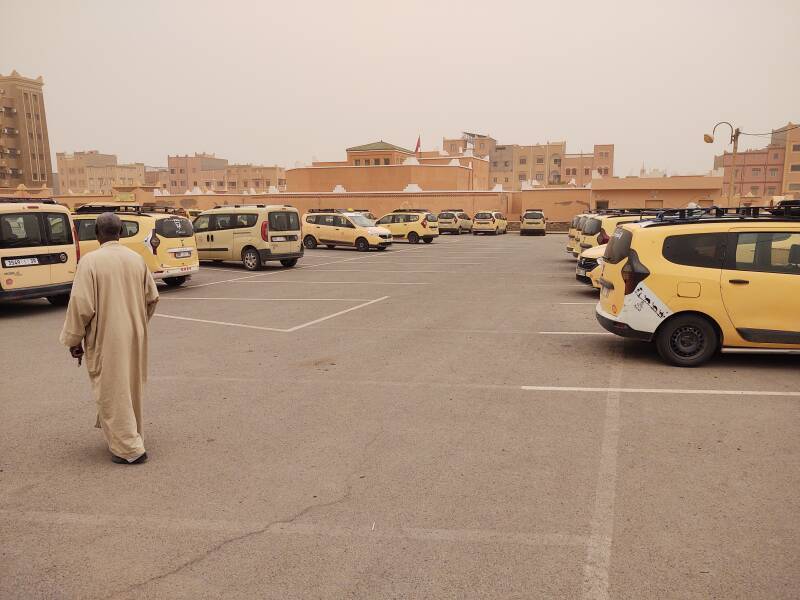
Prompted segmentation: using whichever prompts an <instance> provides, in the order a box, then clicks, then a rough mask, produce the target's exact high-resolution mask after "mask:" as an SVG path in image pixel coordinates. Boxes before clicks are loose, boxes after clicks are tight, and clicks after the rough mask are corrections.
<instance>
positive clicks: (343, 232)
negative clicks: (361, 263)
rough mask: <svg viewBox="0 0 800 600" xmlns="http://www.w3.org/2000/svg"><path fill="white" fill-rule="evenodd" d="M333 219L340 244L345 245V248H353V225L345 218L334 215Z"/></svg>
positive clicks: (354, 230) (354, 240)
mask: <svg viewBox="0 0 800 600" xmlns="http://www.w3.org/2000/svg"><path fill="white" fill-rule="evenodd" d="M335 219H336V225H337V229H338V231H339V239H340V240H341V243H342V244H345V245H346V246H355V244H356V226H355V225H353V224H352V223H351V222H350V220H349V219H348V218H347V217H345V216H342V215H336V217H335Z"/></svg>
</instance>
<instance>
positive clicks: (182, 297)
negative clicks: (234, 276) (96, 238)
mask: <svg viewBox="0 0 800 600" xmlns="http://www.w3.org/2000/svg"><path fill="white" fill-rule="evenodd" d="M161 300H234V301H237V302H366V301H367V300H369V298H201V297H195V296H192V297H189V298H187V297H186V296H161Z"/></svg>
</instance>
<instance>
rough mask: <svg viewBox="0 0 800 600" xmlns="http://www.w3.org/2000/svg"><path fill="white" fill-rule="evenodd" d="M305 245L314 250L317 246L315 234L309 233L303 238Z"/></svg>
mask: <svg viewBox="0 0 800 600" xmlns="http://www.w3.org/2000/svg"><path fill="white" fill-rule="evenodd" d="M303 246H305V247H306V248H308V249H309V250H313V249H314V248H316V247H317V240H316V239H315V238H314V236H313V235H307V236H306V237H304V238H303Z"/></svg>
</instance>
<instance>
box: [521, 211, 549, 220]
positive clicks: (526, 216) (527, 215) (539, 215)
mask: <svg viewBox="0 0 800 600" xmlns="http://www.w3.org/2000/svg"><path fill="white" fill-rule="evenodd" d="M543 216H544V215H542V213H540V212H526V213H525V214H524V215H523V218H524V219H541V218H543Z"/></svg>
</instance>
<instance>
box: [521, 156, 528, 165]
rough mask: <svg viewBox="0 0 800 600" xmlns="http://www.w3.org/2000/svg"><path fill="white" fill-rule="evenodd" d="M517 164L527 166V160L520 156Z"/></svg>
mask: <svg viewBox="0 0 800 600" xmlns="http://www.w3.org/2000/svg"><path fill="white" fill-rule="evenodd" d="M519 164H521V165H527V164H528V159H527V158H525V157H524V156H520V157H519Z"/></svg>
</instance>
